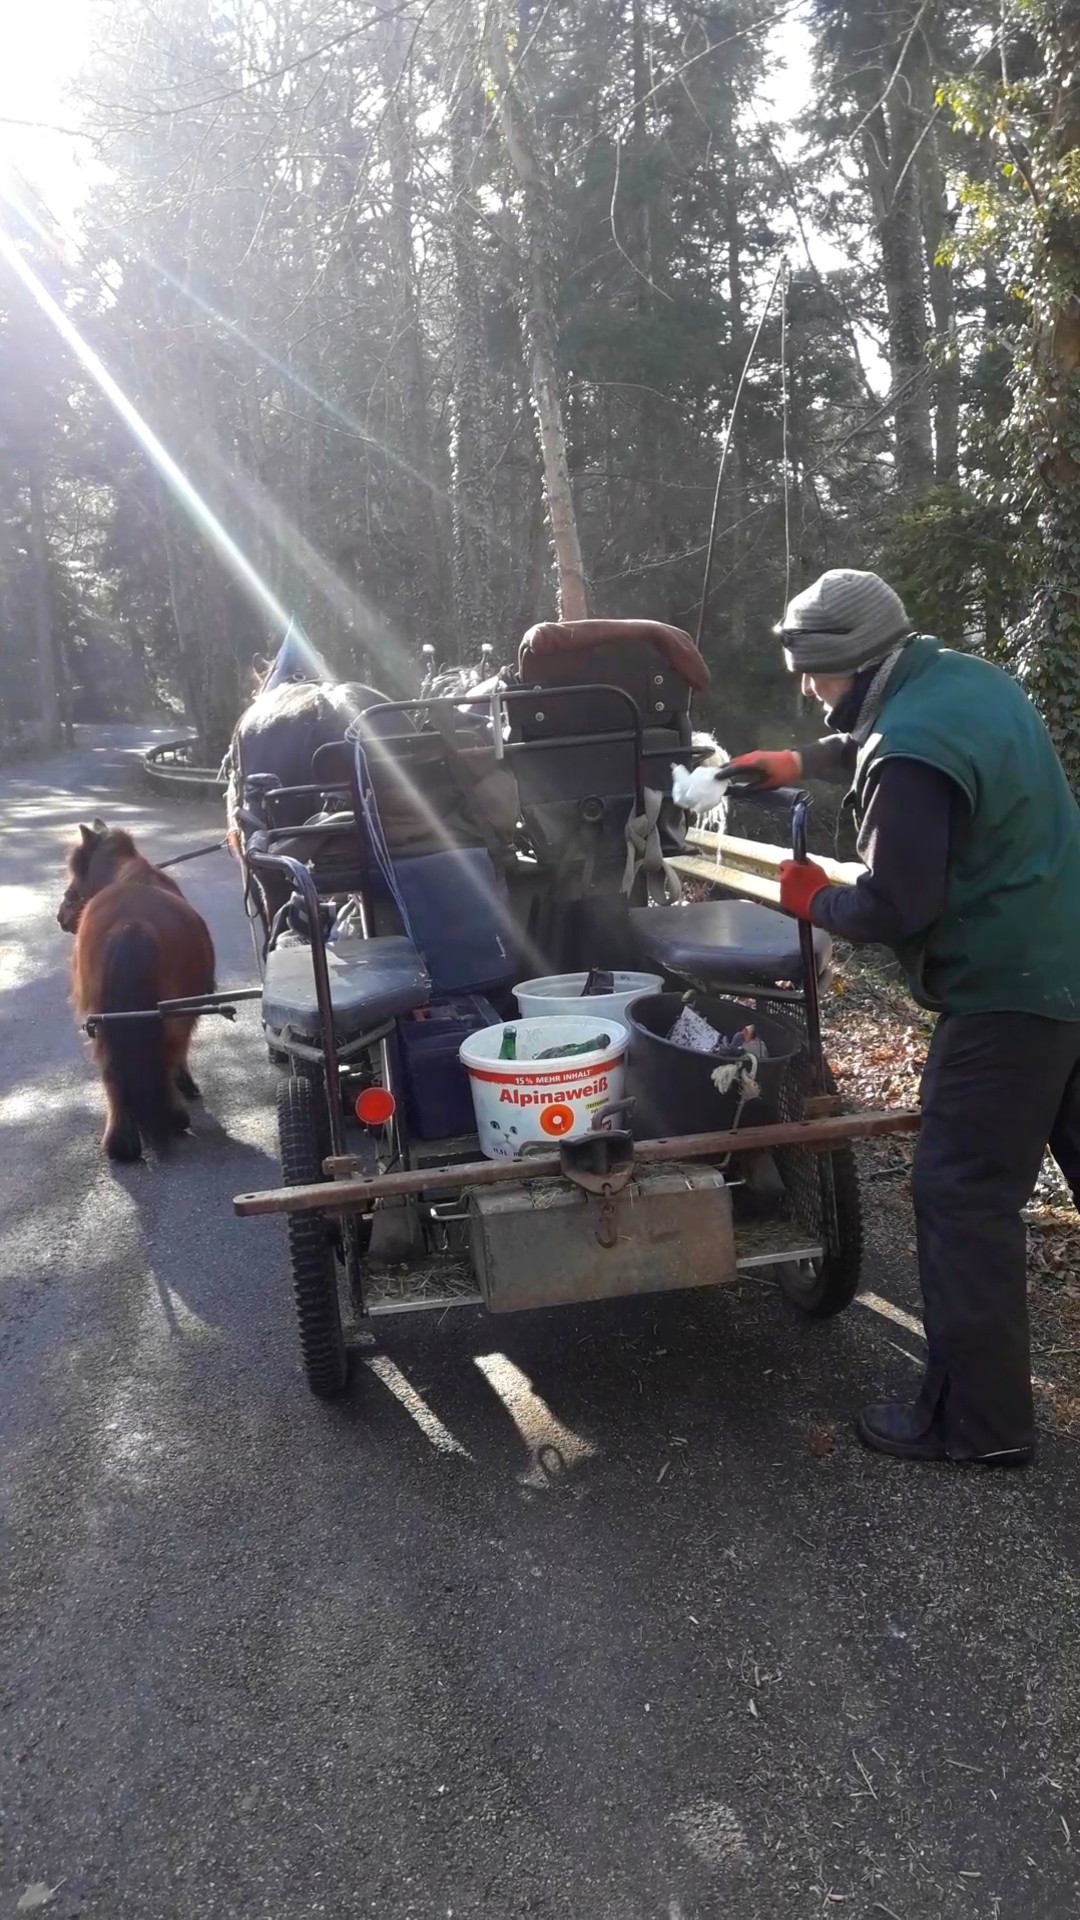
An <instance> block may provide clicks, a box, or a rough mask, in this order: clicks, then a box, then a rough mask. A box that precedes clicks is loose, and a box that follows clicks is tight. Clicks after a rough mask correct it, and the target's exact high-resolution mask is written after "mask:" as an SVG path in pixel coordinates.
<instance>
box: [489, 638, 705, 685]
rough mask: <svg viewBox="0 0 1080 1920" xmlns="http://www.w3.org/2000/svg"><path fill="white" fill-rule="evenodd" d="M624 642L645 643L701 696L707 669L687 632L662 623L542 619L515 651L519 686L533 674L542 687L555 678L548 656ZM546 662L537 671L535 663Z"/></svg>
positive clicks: (537, 665) (632, 643)
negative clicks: (536, 675)
mask: <svg viewBox="0 0 1080 1920" xmlns="http://www.w3.org/2000/svg"><path fill="white" fill-rule="evenodd" d="M620 641H625V642H626V643H627V644H628V645H640V644H641V642H642V641H646V642H647V643H648V644H649V645H650V646H653V647H655V648H656V649H657V651H658V652H659V653H661V654H663V656H664V659H665V661H666V663H667V665H668V666H669V667H670V669H671V671H672V673H674V674H676V675H677V677H678V678H679V679H680V680H683V681H685V683H686V685H687V686H688V687H690V688H691V689H692V691H693V692H694V693H704V691H705V689H706V687H707V686H708V684H709V680H710V674H709V669H708V667H707V666H706V664H705V661H704V659H703V658H702V656H701V654H700V653H699V652H698V649H697V647H696V646H695V645H694V642H693V641H692V640H691V638H690V635H689V634H688V633H684V632H683V630H682V628H681V627H669V626H667V625H666V624H665V622H664V621H662V620H545V621H544V622H543V623H542V624H541V625H540V626H538V627H530V628H529V631H528V633H527V634H526V635H525V638H524V640H523V641H522V643H521V646H520V648H519V650H518V674H519V675H520V678H521V682H522V685H523V686H529V685H530V684H531V683H532V678H533V675H534V672H535V673H536V674H539V675H540V677H541V678H542V679H543V681H544V682H545V684H551V683H552V681H553V680H554V678H555V675H554V674H553V672H552V671H551V667H552V666H553V665H554V662H553V661H551V660H550V656H551V655H557V654H567V653H582V652H587V651H588V650H589V649H590V648H593V647H605V646H611V645H612V644H613V643H618V642H620ZM544 659H547V665H546V666H545V667H544V668H541V667H540V665H539V662H540V661H541V660H544Z"/></svg>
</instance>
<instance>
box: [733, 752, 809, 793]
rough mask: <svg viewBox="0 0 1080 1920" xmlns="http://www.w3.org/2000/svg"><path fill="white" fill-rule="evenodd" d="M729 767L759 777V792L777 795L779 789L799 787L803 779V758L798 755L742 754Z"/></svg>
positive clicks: (789, 753) (787, 753)
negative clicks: (743, 768)
mask: <svg viewBox="0 0 1080 1920" xmlns="http://www.w3.org/2000/svg"><path fill="white" fill-rule="evenodd" d="M728 765H729V767H745V769H746V771H747V773H756V774H757V776H758V779H757V785H758V791H759V792H761V793H775V792H776V789H777V788H778V787H797V786H798V784H799V781H800V780H801V779H802V756H801V755H800V754H798V753H791V752H785V753H740V755H739V757H738V759H737V760H729V761H728Z"/></svg>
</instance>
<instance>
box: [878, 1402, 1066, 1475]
mask: <svg viewBox="0 0 1080 1920" xmlns="http://www.w3.org/2000/svg"><path fill="white" fill-rule="evenodd" d="M855 1431H856V1433H857V1434H858V1436H859V1439H860V1440H861V1441H862V1443H863V1446H864V1447H870V1448H872V1450H873V1451H874V1452H875V1453H888V1454H891V1455H892V1456H893V1458H894V1459H896V1460H950V1459H952V1457H953V1456H952V1455H951V1454H950V1452H949V1449H948V1447H947V1446H946V1444H945V1437H944V1435H943V1433H942V1432H941V1429H940V1427H938V1426H937V1425H936V1424H934V1423H931V1425H930V1426H929V1427H928V1426H927V1424H926V1415H925V1414H924V1413H923V1412H921V1411H920V1409H919V1408H918V1407H907V1406H904V1405H903V1404H902V1403H901V1402H900V1401H899V1400H889V1401H886V1402H885V1404H884V1405H883V1406H879V1407H864V1408H863V1410H862V1412H861V1413H860V1414H859V1416H858V1418H857V1419H856V1421H855ZM1034 1456H1035V1449H1034V1447H1009V1448H1005V1449H1003V1450H1002V1451H1001V1452H1000V1453H981V1454H974V1455H972V1456H970V1457H969V1458H968V1459H966V1460H958V1461H956V1463H955V1464H956V1465H957V1466H978V1467H1026V1466H1027V1465H1028V1464H1029V1462H1030V1461H1031V1460H1032V1459H1033V1458H1034Z"/></svg>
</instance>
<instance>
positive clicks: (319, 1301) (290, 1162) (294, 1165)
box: [277, 1079, 349, 1400]
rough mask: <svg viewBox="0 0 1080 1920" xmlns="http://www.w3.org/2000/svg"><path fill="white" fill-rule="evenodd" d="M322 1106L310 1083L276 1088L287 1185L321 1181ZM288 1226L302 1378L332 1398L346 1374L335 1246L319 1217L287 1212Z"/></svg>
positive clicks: (287, 1082) (341, 1387)
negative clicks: (302, 1363) (304, 1377)
mask: <svg viewBox="0 0 1080 1920" xmlns="http://www.w3.org/2000/svg"><path fill="white" fill-rule="evenodd" d="M321 1102H322V1094H321V1090H320V1089H319V1088H317V1087H315V1086H313V1085H312V1083H311V1081H310V1080H294V1079H289V1080H284V1081H282V1084H281V1086H280V1087H279V1088H278V1101H277V1116H278V1141H279V1145H280V1152H281V1172H282V1178H283V1180H284V1182H285V1185H286V1186H287V1187H299V1186H311V1185H313V1184H314V1183H315V1182H316V1181H318V1180H321V1179H322V1178H323V1170H322V1161H323V1153H322V1134H323V1131H324V1122H323V1116H322V1111H321ZM286 1225H287V1227H288V1232H289V1267H290V1270H291V1273H292V1284H293V1295H294V1298H295V1300H296V1317H297V1320H298V1321H299V1324H300V1351H301V1354H302V1355H303V1360H304V1374H305V1376H306V1378H307V1383H308V1386H309V1387H310V1388H311V1391H312V1393H316V1394H318V1396H319V1398H320V1399H322V1400H330V1399H333V1398H334V1396H335V1395H336V1394H339V1393H343V1392H344V1391H345V1386H346V1382H347V1379H348V1372H349V1365H348V1354H347V1352H346V1348H345V1336H344V1333H343V1332H342V1327H341V1308H340V1305H339V1303H338V1290H337V1263H336V1261H335V1259H334V1248H333V1243H332V1241H331V1240H330V1237H329V1235H328V1233H327V1230H326V1222H325V1220H324V1219H323V1218H322V1217H321V1215H319V1214H317V1213H290V1214H287V1215H286Z"/></svg>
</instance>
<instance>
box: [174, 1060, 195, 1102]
mask: <svg viewBox="0 0 1080 1920" xmlns="http://www.w3.org/2000/svg"><path fill="white" fill-rule="evenodd" d="M173 1083H174V1085H175V1087H176V1091H177V1093H179V1094H182V1095H183V1097H184V1099H185V1100H201V1099H202V1094H201V1092H200V1090H199V1087H198V1084H197V1082H196V1081H194V1080H193V1079H192V1077H191V1074H190V1072H189V1070H188V1066H187V1062H186V1061H184V1060H182V1061H181V1062H180V1065H179V1066H178V1067H177V1069H176V1072H175V1073H174V1075H173Z"/></svg>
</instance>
